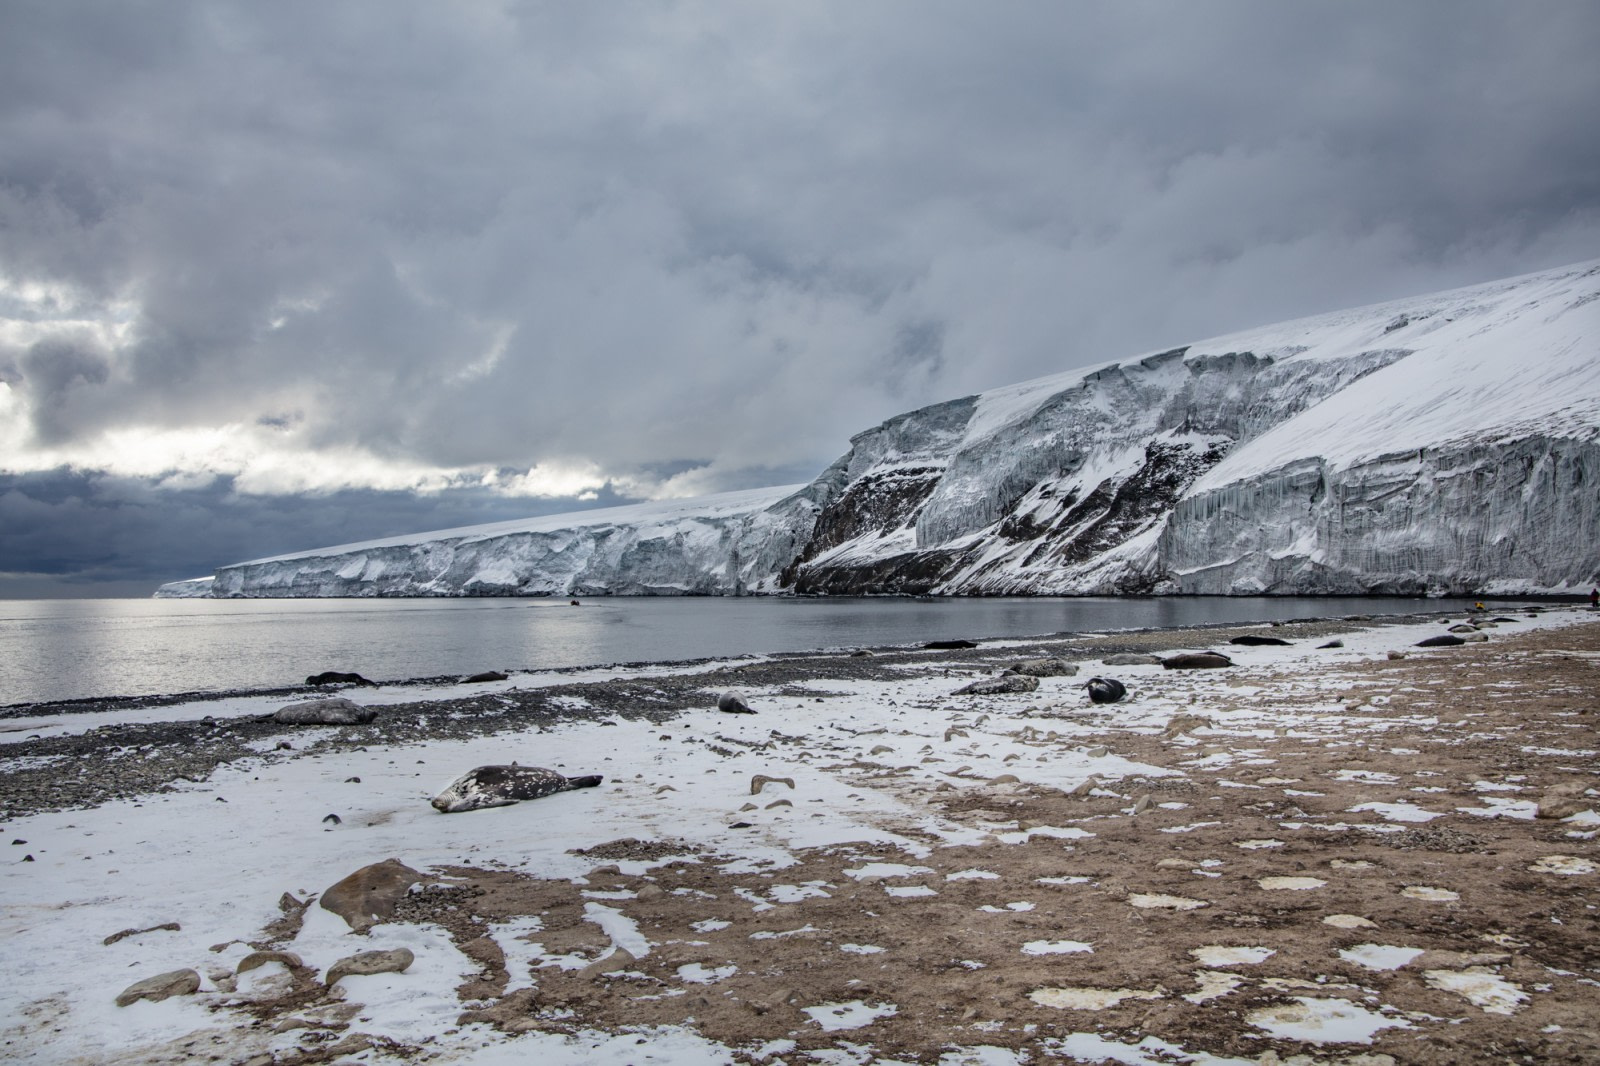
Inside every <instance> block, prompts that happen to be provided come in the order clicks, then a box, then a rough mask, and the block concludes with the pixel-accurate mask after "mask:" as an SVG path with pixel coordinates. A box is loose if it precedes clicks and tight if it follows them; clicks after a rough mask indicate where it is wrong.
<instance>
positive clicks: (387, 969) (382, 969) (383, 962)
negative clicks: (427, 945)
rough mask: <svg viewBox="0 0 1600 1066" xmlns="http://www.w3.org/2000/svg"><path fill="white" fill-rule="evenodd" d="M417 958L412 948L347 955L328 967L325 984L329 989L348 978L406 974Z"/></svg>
mask: <svg viewBox="0 0 1600 1066" xmlns="http://www.w3.org/2000/svg"><path fill="white" fill-rule="evenodd" d="M416 961H417V957H416V956H415V955H413V954H412V953H411V949H410V948H391V949H390V950H388V951H363V952H360V953H358V954H355V955H347V956H345V957H344V958H342V959H340V960H339V961H338V962H336V963H334V964H333V965H332V966H330V967H328V975H327V977H325V978H323V982H322V983H323V984H324V985H326V986H327V987H329V988H332V987H333V986H334V985H336V984H338V983H339V981H340V980H342V979H343V978H346V977H365V976H367V975H370V974H375V973H405V972H406V970H407V969H409V968H410V966H411V964H412V963H413V962H416Z"/></svg>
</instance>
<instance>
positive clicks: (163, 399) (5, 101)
mask: <svg viewBox="0 0 1600 1066" xmlns="http://www.w3.org/2000/svg"><path fill="white" fill-rule="evenodd" d="M1597 55H1600V5H1596V4H1595V3H1593V2H1592V0H1576V2H1570V3H1567V2H1561V0H1541V2H1540V3H1537V4H1506V3H1501V2H1493V3H1490V2H1482V3H1480V2H1473V0H1439V2H1415V0H1413V2H1407V3H1398V4H1397V3H1390V2H1381V3H1376V2H1375V3H1332V2H1329V3H1281V2H1276V0H1272V2H1269V0H1260V2H1250V3H1243V2H1208V3H1142V2H1130V0H1116V2H1109V0H1108V2H1105V3H1093V4H1085V3H1053V2H1051V3H1047V2H1038V3H1006V2H994V0H990V2H985V3H981V4H980V3H975V2H968V3H941V2H928V0H905V2H872V3H862V2H859V0H851V2H838V3H830V2H806V3H798V4H748V3H747V4H734V3H677V4H671V3H629V2H622V0H606V2H604V3H592V4H588V3H584V4H541V3H509V2H507V3H492V2H483V3H473V2H457V3H438V2H426V3H423V2H410V0H373V2H370V3H359V2H342V3H335V4H329V3H326V2H323V0H315V2H307V3H293V2H280V0H274V2H273V3H257V2H241V3H226V2H221V0H204V2H200V3H192V4H190V3H183V2H179V0H159V2H151V3H137V2H130V0H107V2H104V3H75V2H71V0H38V2H28V0H6V2H5V3H3V4H0V596H3V595H10V596H21V595H62V594H84V593H97V594H145V593H148V592H149V591H150V589H151V588H153V587H154V585H155V584H156V583H158V582H160V581H165V580H170V579H175V578H182V577H188V576H192V575H194V574H200V573H208V572H209V571H210V570H211V569H212V568H213V567H215V566H217V565H219V564H223V563H228V562H235V561H239V560H241V559H245V558H251V557H255V556H260V555H265V554H272V553H276V552H283V551H292V550H297V549H303V548H309V547H315V546H319V545H323V544H329V543H337V542H340V541H347V540H354V539H362V538H366V537H370V536H377V535H386V534H395V533H402V532H411V531H416V530H421V529H429V528H439V527H442V526H451V525H459V524H466V523H472V522H479V521H491V520H499V519H504V518H512V517H517V516H520V515H531V514H535V513H548V512H552V511H561V510H571V509H575V508H579V507H585V506H592V505H596V504H602V503H607V502H613V503H614V502H621V501H624V500H630V499H638V498H644V497H655V496H677V495H692V494H698V493H701V492H708V491H717V490H721V489H730V488H744V487H751V486H757V485H765V484H782V483H787V482H795V481H804V480H808V479H809V478H810V477H812V476H813V475H814V474H816V473H817V472H818V471H819V470H820V469H821V468H822V467H823V466H825V465H826V464H827V463H828V462H830V461H832V460H833V459H834V458H836V457H837V456H838V455H840V454H842V453H843V452H844V451H845V449H846V448H847V447H848V442H849V436H850V435H851V434H852V433H854V432H857V431H859V430H861V429H865V428H867V427H869V426H871V425H874V424H876V423H877V422H879V421H881V420H882V419H884V418H886V417H888V416H890V415H893V414H896V413H898V412H900V411H904V410H908V409H911V408H913V407H916V406H920V405H922V404H925V403H931V402H936V401H939V400H943V399H949V398H952V397H955V396H959V395H964V394H966V393H970V392H973V391H976V390H980V389H983V388H988V387H992V386H996V385H1002V384H1007V383H1010V382H1014V381H1020V380H1023V379H1026V378H1030V377H1036V376H1039V375H1041V374H1047V373H1054V372H1057V371H1060V370H1065V369H1069V368H1072V367H1074V366H1080V365H1084V364H1087V363H1092V362H1099V361H1102V360H1106V359H1114V358H1122V357H1125V356H1129V355H1132V354H1135V353H1140V352H1145V351H1149V350H1154V349H1159V348H1164V347H1169V346H1172V345H1175V344H1181V343H1184V342H1187V341H1192V340H1199V339H1203V338H1205V337H1207V336H1210V335H1214V334H1217V333H1222V332H1226V331H1230V330H1233V329H1238V328H1244V327H1248V326H1253V325H1259V324H1263V323H1268V322H1273V321H1277V320H1281V319H1286V318H1292V317H1297V316H1300V315H1305V314H1311V313H1315V312H1319V311H1327V310H1334V309H1338V308H1341V307H1347V306H1354V305H1359V304H1364V303H1371V302H1374V301H1377V300H1382V299H1388V298H1393V297H1399V296H1405V295H1408V294H1414V293H1420V292H1427V291H1432V290H1437V289H1443V288H1449V287H1453V286H1456V285H1462V284H1468V283H1471V282H1477V281H1485V280H1490V279H1493V278H1497V277H1503V276H1508V275H1512V274H1517V273H1524V272H1527V271H1531V270H1536V269H1540V268H1544V267H1551V266H1558V265H1562V264H1565V263H1570V262H1574V261H1578V260H1582V259H1588V258H1593V257H1595V256H1600V135H1597V133H1596V115H1597V114H1600V61H1597V59H1596V56H1597Z"/></svg>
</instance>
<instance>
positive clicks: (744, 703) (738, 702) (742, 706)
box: [717, 688, 756, 714]
mask: <svg viewBox="0 0 1600 1066" xmlns="http://www.w3.org/2000/svg"><path fill="white" fill-rule="evenodd" d="M717 710H719V711H721V712H722V713H723V714H755V713H756V712H755V711H753V710H751V709H750V701H749V700H748V699H746V698H745V694H744V693H743V692H741V691H740V690H739V689H736V688H730V689H729V690H728V691H726V692H724V693H723V694H722V695H721V696H718V697H717Z"/></svg>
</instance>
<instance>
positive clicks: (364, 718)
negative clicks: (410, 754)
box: [272, 696, 378, 725]
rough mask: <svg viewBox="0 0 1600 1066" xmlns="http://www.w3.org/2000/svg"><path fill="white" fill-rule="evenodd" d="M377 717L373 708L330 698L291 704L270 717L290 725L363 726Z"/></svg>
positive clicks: (336, 697) (333, 697) (375, 709)
mask: <svg viewBox="0 0 1600 1066" xmlns="http://www.w3.org/2000/svg"><path fill="white" fill-rule="evenodd" d="M376 717H378V711H377V708H375V707H363V706H361V704H359V703H356V702H355V701H353V700H347V699H341V698H340V697H338V696H332V697H329V698H328V699H324V700H307V701H305V702H304V703H291V704H289V705H288V706H287V707H283V708H281V709H280V710H279V711H278V713H277V714H274V715H273V716H272V719H273V721H275V722H287V723H289V724H290V725H363V724H365V723H367V722H370V721H372V720H373V719H374V718H376Z"/></svg>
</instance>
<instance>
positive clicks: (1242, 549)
mask: <svg viewBox="0 0 1600 1066" xmlns="http://www.w3.org/2000/svg"><path fill="white" fill-rule="evenodd" d="M850 445H851V446H850V450H849V451H848V452H846V454H845V455H844V456H842V457H841V458H840V459H839V460H838V461H837V462H835V463H834V464H833V465H831V466H830V467H828V469H826V470H824V471H823V472H822V473H821V474H819V475H818V476H817V478H815V479H814V480H813V481H811V482H809V483H807V484H804V485H790V486H781V487H775V488H770V489H754V490H746V491H741V492H730V493H721V494H718V495H714V496H702V497H695V498H690V499H677V500H666V501H658V502H652V503H642V504H632V505H628V506H624V507H614V508H605V509H602V510H592V511H582V512H576V513H572V514H564V515H546V516H541V517H538V518H530V519H526V520H520V521H511V522H499V523H495V524H492V525H484V526H472V527H466V528H461V529H451V530H440V531H433V532H426V533H417V534H412V535H408V536H400V537H390V538H385V539H382V540H373V541H365V542H362V543H358V544H345V545H339V546H335V547H329V548H319V549H314V550H309V551H302V552H296V553H292V554H288V555H280V556H275V557H273V558H269V559H257V560H252V561H249V562H242V563H237V564H233V565H230V566H225V567H222V568H220V569H218V570H217V572H216V573H215V574H214V575H212V576H209V577H203V578H195V579H191V580H189V581H180V582H172V583H170V584H167V585H163V586H162V587H161V588H160V589H159V590H158V591H157V593H156V595H157V596H162V597H181V596H209V597H296V596H597V595H745V594H785V593H792V594H847V595H849V594H874V593H876V594H896V593H898V594H926V595H1128V594H1138V595H1163V594H1219V595H1252V596H1253V595H1277V594H1282V595H1348V594H1355V595H1362V594H1389V595H1494V594H1508V595H1509V594H1568V593H1576V592H1587V591H1588V590H1589V588H1590V587H1591V586H1593V585H1594V584H1595V583H1597V582H1600V260H1593V261H1589V262H1585V263H1579V264H1576V265H1573V266H1569V267H1564V268H1559V269H1555V270H1547V271H1541V272H1538V273H1535V274H1528V275H1524V276H1521V277H1517V278H1510V279H1506V280H1503V281H1496V282H1490V283H1487V284H1481V285H1473V286H1468V287H1465V288H1460V289H1453V290H1450V291H1447V292H1441V293H1434V294H1431V295H1425V296H1416V297H1408V298H1405V299H1401V300H1393V301H1389V302H1386V303H1382V304H1376V305H1371V306H1368V307H1362V308H1355V309H1352V310H1347V311H1340V312H1334V313H1331V314H1324V315H1317V316H1313V317H1309V318H1302V319H1297V320H1294V321H1291V322H1284V323H1279V324H1276V325H1272V326H1265V327H1259V328H1256V329H1250V330H1244V331H1241V332H1237V333H1232V334H1227V335H1225V336H1222V337H1217V338H1213V339H1211V340H1207V341H1200V342H1197V343H1194V344H1190V345H1185V346H1182V347H1177V348H1172V349H1170V350H1167V351H1161V352H1151V353H1145V354H1142V355H1140V356H1135V357H1133V358H1131V359H1125V360H1120V361H1117V362H1110V363H1103V364H1100V365H1098V366H1093V367H1089V368H1086V369H1078V370H1072V371H1068V372H1065V373H1062V374H1056V375H1051V376H1048V377H1043V378H1038V379H1035V380H1032V381H1026V382H1022V383H1019V384H1016V385H1010V386H1005V387H1003V388H998V389H992V390H989V391H987V392H983V393H978V394H976V395H972V396H965V397H962V398H959V399H954V400H950V401H947V402H944V403H939V404H934V405H931V406H928V407H923V408H920V409H918V410H915V411H910V412H907V413H905V414H901V415H897V416H895V417H893V418H890V419H888V420H887V421H885V422H883V423H882V424H881V425H878V426H876V427H873V428H871V429H868V430H865V431H863V432H861V433H859V434H857V435H856V436H855V437H853V438H852V439H851V441H850Z"/></svg>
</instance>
